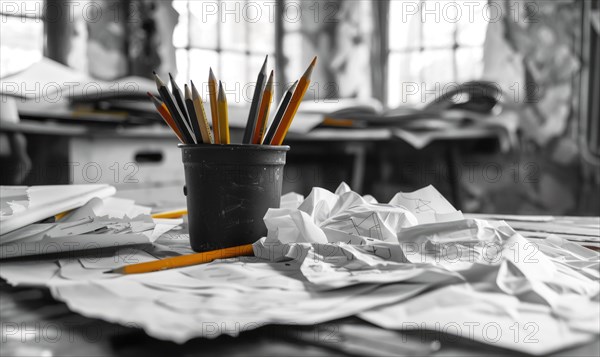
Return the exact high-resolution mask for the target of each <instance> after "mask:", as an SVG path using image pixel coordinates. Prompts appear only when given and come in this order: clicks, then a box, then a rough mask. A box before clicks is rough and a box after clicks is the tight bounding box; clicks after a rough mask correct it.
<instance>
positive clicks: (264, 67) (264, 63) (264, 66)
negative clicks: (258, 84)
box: [260, 55, 269, 73]
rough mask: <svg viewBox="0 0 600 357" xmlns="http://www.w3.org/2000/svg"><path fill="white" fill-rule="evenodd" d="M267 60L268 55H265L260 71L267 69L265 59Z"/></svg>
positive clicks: (263, 71)
mask: <svg viewBox="0 0 600 357" xmlns="http://www.w3.org/2000/svg"><path fill="white" fill-rule="evenodd" d="M268 60H269V55H266V56H265V61H264V62H263V65H262V67H261V68H260V72H261V73H265V72H266V71H267V61H268Z"/></svg>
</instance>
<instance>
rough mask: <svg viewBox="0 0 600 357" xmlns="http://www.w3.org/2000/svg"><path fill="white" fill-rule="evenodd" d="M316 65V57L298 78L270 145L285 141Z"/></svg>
mask: <svg viewBox="0 0 600 357" xmlns="http://www.w3.org/2000/svg"><path fill="white" fill-rule="evenodd" d="M316 63H317V56H315V58H313V60H312V62H311V63H310V65H309V66H308V68H307V69H306V72H304V74H303V75H302V77H301V78H300V81H299V82H298V87H297V88H296V90H295V91H294V94H293V95H292V99H291V100H290V104H289V105H288V107H287V109H286V110H285V113H284V114H283V118H281V123H279V126H278V127H277V131H276V132H275V136H274V137H273V140H271V145H281V144H282V143H283V139H285V135H286V134H287V132H288V129H289V128H290V125H292V120H294V116H295V115H296V112H297V111H298V107H300V102H302V98H304V94H306V90H307V89H308V86H309V84H310V76H311V74H312V71H313V69H314V67H315V64H316Z"/></svg>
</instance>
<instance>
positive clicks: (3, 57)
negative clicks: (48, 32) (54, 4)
mask: <svg viewBox="0 0 600 357" xmlns="http://www.w3.org/2000/svg"><path fill="white" fill-rule="evenodd" d="M43 46H44V23H43V22H42V21H41V20H30V19H25V18H16V17H8V16H0V77H4V76H6V75H8V74H11V73H16V72H19V71H21V70H23V69H25V68H27V67H29V66H30V65H32V64H33V63H35V62H37V61H39V60H40V59H41V58H42V53H43Z"/></svg>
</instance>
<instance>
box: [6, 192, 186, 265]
mask: <svg viewBox="0 0 600 357" xmlns="http://www.w3.org/2000/svg"><path fill="white" fill-rule="evenodd" d="M149 213H150V208H149V207H143V206H139V205H135V203H134V202H133V201H132V200H126V199H116V198H108V199H105V200H101V199H99V198H93V199H91V200H90V201H89V202H88V203H86V204H85V205H83V206H82V207H80V208H78V209H75V210H73V211H71V212H70V213H69V214H67V215H66V216H65V217H63V218H62V219H61V220H60V221H58V222H56V223H37V224H32V225H29V226H25V227H23V228H20V229H17V230H16V231H13V232H10V233H8V234H5V235H2V236H0V259H7V258H15V257H21V256H30V255H39V254H52V253H65V252H74V251H80V250H90V249H98V248H106V249H110V251H111V252H113V251H114V248H115V247H119V246H126V245H138V244H151V243H152V242H154V241H155V240H156V239H157V238H158V237H159V236H160V235H162V234H164V233H166V232H168V231H169V230H170V229H173V228H174V227H175V226H177V225H178V224H179V220H176V221H175V222H171V223H169V222H168V220H162V221H161V223H155V222H154V221H153V220H152V218H151V217H150V215H149Z"/></svg>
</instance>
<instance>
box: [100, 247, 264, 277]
mask: <svg viewBox="0 0 600 357" xmlns="http://www.w3.org/2000/svg"><path fill="white" fill-rule="evenodd" d="M252 255H254V251H253V250H252V244H246V245H240V246H238V247H232V248H225V249H217V250H211V251H209V252H204V253H196V254H189V255H181V256H179V257H173V258H166V259H161V260H157V261H153V262H146V263H139V264H131V265H125V266H123V267H120V268H116V269H113V270H109V271H105V272H104V273H105V274H141V273H150V272H153V271H159V270H166V269H173V268H182V267H187V266H190V265H198V264H205V263H210V262H212V261H213V260H216V259H227V258H236V257H242V256H252Z"/></svg>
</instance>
